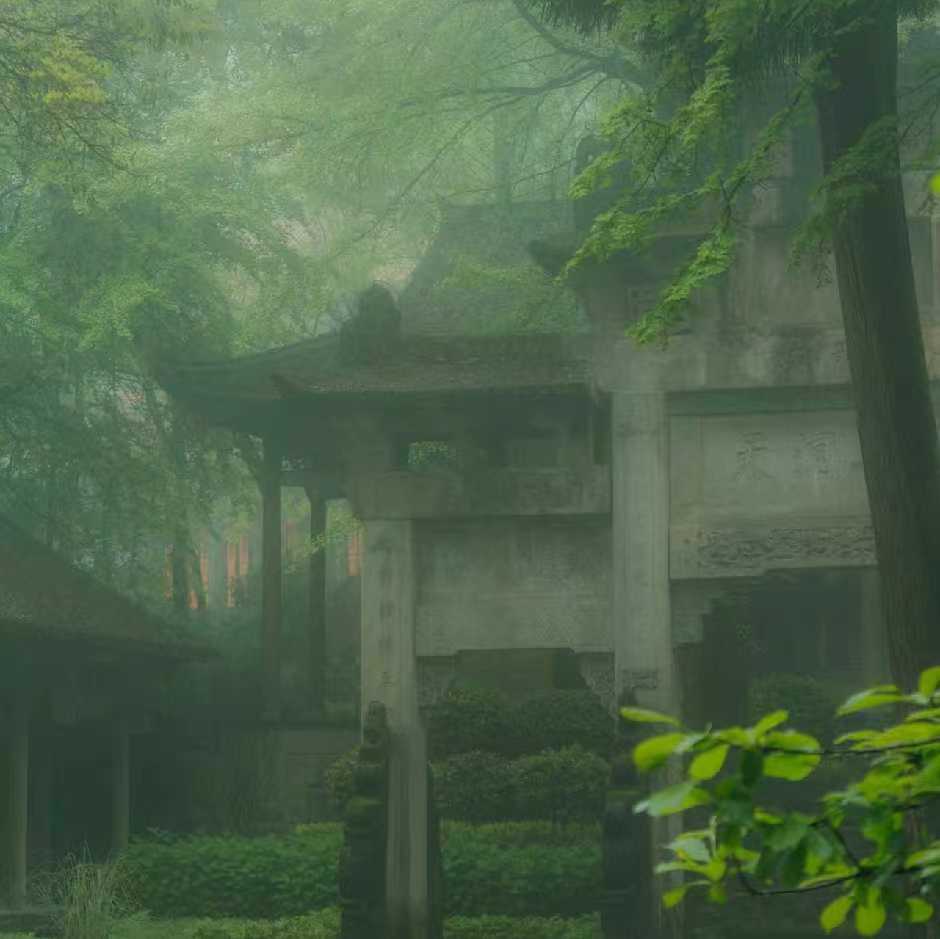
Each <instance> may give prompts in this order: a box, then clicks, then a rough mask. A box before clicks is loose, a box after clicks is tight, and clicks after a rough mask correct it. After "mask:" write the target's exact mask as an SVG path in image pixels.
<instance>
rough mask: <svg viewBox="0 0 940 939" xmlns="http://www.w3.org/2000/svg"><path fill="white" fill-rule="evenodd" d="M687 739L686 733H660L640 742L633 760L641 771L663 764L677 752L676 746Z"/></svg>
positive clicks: (647, 770) (635, 748)
mask: <svg viewBox="0 0 940 939" xmlns="http://www.w3.org/2000/svg"><path fill="white" fill-rule="evenodd" d="M683 740H685V734H660V735H659V736H658V737H650V738H649V740H644V741H643V742H642V743H638V744H637V745H636V746H635V747H634V748H633V762H634V763H635V764H636V768H637V769H638V770H640V772H643V773H648V772H649V771H650V770H653V769H656V767H657V766H662V764H663V763H665V762H666V760H668V759H669V757H671V756H672V754H673V753H674V752H675V749H676V747H678V746H679V744H680V743H682V741H683Z"/></svg>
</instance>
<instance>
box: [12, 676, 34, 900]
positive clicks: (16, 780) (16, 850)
mask: <svg viewBox="0 0 940 939" xmlns="http://www.w3.org/2000/svg"><path fill="white" fill-rule="evenodd" d="M29 714H30V701H29V697H28V695H27V693H26V692H25V691H19V692H18V693H17V695H16V697H15V699H14V702H13V714H12V720H11V727H10V837H9V848H8V850H9V864H10V905H11V906H12V907H13V909H14V910H19V909H23V907H25V906H26V865H27V856H28V850H29V844H28V838H29Z"/></svg>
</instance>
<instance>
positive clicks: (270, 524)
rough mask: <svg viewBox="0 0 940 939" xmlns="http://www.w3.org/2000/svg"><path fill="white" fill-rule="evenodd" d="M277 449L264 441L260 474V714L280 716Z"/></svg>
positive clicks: (279, 508)
mask: <svg viewBox="0 0 940 939" xmlns="http://www.w3.org/2000/svg"><path fill="white" fill-rule="evenodd" d="M281 564H282V558H281V451H280V448H279V447H278V445H277V443H276V442H274V441H272V440H271V439H270V438H266V439H265V441H264V467H263V469H262V477H261V644H262V661H263V673H264V674H263V689H264V690H263V694H264V705H263V706H264V717H265V719H266V720H270V721H277V720H279V719H280V717H281V617H282V613H281V610H282V595H281V590H282V578H281Z"/></svg>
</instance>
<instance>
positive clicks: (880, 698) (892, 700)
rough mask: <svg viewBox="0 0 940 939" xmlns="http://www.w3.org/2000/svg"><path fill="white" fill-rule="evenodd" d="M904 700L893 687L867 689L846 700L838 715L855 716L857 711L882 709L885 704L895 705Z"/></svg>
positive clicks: (879, 686) (880, 686) (881, 686)
mask: <svg viewBox="0 0 940 939" xmlns="http://www.w3.org/2000/svg"><path fill="white" fill-rule="evenodd" d="M902 700H904V696H903V695H902V694H901V692H900V691H898V689H897V687H896V686H895V685H878V686H877V687H876V688H869V689H867V690H866V691H859V692H858V693H857V694H853V695H852V696H851V697H850V698H848V699H847V700H846V701H845V702H844V703H843V704H842V706H841V707H840V708H839V710H838V711H837V712H836V713H837V714H840V715H845V714H855V713H856V712H858V711H866V710H868V709H869V708H877V707H883V706H884V705H886V704H896V703H897V702H898V701H902Z"/></svg>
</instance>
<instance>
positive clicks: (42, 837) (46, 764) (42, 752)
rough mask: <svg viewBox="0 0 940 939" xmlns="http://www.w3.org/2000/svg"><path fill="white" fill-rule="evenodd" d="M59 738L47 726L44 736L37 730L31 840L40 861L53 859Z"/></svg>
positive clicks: (36, 856)
mask: <svg viewBox="0 0 940 939" xmlns="http://www.w3.org/2000/svg"><path fill="white" fill-rule="evenodd" d="M54 747H55V738H54V736H53V734H52V732H51V730H50V729H49V728H48V727H47V728H46V731H45V733H43V735H42V739H41V740H40V739H39V738H38V737H37V735H36V733H35V732H34V733H33V739H32V754H31V759H30V770H31V775H32V800H31V803H32V804H31V805H30V843H31V845H32V852H31V853H32V857H33V861H34V863H36V864H40V865H43V866H45V865H47V864H50V863H51V862H52V800H53V784H54V772H55V749H54Z"/></svg>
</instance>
